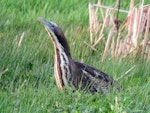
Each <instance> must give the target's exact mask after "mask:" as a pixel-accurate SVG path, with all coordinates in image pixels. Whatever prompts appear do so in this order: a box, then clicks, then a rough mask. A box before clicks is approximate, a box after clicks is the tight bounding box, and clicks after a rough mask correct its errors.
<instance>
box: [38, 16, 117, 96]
mask: <svg viewBox="0 0 150 113" xmlns="http://www.w3.org/2000/svg"><path fill="white" fill-rule="evenodd" d="M38 19H39V20H40V21H41V22H42V23H43V24H44V26H45V29H46V31H47V32H48V34H49V36H50V38H51V40H52V41H53V44H54V49H55V58H54V76H55V80H56V84H57V86H58V88H59V89H60V90H63V89H64V87H65V86H70V87H72V88H73V89H74V90H76V89H88V91H90V92H91V93H94V92H98V91H100V92H107V91H108V90H109V89H111V88H113V87H114V85H115V84H116V82H115V81H114V80H113V79H112V78H111V77H109V76H108V75H107V74H105V73H103V72H102V71H100V70H98V69H96V68H94V67H92V66H89V65H86V64H84V63H80V62H77V61H74V60H73V59H72V57H71V54H70V50H69V46H68V43H67V40H66V38H65V36H64V33H63V32H62V30H61V28H60V27H59V26H58V25H57V24H56V23H54V22H49V21H47V20H44V19H42V18H38Z"/></svg>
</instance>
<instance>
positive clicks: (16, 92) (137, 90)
mask: <svg viewBox="0 0 150 113" xmlns="http://www.w3.org/2000/svg"><path fill="white" fill-rule="evenodd" d="M95 1H96V0H95ZM136 2H137V1H136ZM145 2H146V3H148V0H147V1H145ZM104 4H107V5H110V6H111V5H113V4H114V3H113V2H112V0H111V1H110V2H104ZM122 7H123V9H127V7H128V2H125V1H124V3H122ZM0 11H1V13H0V72H2V71H3V70H5V69H6V68H8V69H9V71H8V72H6V73H5V74H3V75H0V103H1V104H0V112H1V113H18V112H20V113H33V112H34V113H42V112H43V113H46V112H49V113H51V112H64V113H68V112H72V113H81V112H87V113H88V112H90V113H96V112H104V113H106V112H107V113H122V112H124V113H133V112H134V113H148V112H149V111H150V63H146V62H145V61H143V60H139V59H132V58H126V59H124V60H110V59H109V58H108V59H107V60H106V62H104V63H103V64H102V63H101V50H100V49H98V51H97V52H94V53H92V51H90V50H89V48H88V47H87V46H86V45H85V44H84V42H89V29H88V23H89V22H88V21H89V20H88V18H89V17H88V1H87V0H82V1H81V0H61V1H60V0H53V1H52V0H51V1H49V2H47V1H46V0H43V1H40V0H36V1H31V0H22V1H18V0H12V1H6V0H1V1H0ZM38 16H41V17H43V18H46V19H49V20H52V21H55V22H57V23H58V24H59V25H60V26H61V27H62V29H63V31H64V32H65V35H66V37H67V39H68V41H69V44H70V47H71V53H72V56H73V58H74V59H76V60H79V61H80V60H83V61H84V62H86V63H88V64H90V65H92V66H95V67H98V68H99V69H101V70H102V71H104V72H106V73H108V74H109V75H111V76H112V77H113V78H114V79H118V82H119V83H120V84H121V85H122V87H123V89H122V90H121V91H120V92H112V93H110V94H108V95H100V94H95V95H91V94H87V93H85V92H78V91H76V92H75V93H72V92H71V91H70V90H69V89H68V91H67V93H63V92H60V91H59V90H58V88H57V86H56V84H55V80H54V78H53V68H54V67H53V56H54V50H53V45H52V42H51V40H49V37H48V35H47V33H46V31H45V30H44V28H43V26H42V25H41V24H40V23H39V22H38V21H37V17H38ZM23 32H25V36H24V40H23V42H22V45H21V46H20V47H18V46H17V43H18V42H19V39H20V36H21V34H22V33H23ZM99 46H101V45H100V44H99ZM81 49H82V51H81ZM132 67H134V68H133V69H132ZM130 69H132V70H131V71H130V72H128V73H126V72H127V71H128V70H130ZM125 73H126V74H125ZM120 77H121V78H120Z"/></svg>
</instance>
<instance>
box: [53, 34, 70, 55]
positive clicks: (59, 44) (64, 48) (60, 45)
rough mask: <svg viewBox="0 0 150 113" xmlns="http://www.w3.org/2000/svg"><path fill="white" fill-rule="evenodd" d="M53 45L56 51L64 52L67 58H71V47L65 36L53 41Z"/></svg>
mask: <svg viewBox="0 0 150 113" xmlns="http://www.w3.org/2000/svg"><path fill="white" fill-rule="evenodd" d="M53 43H54V47H55V50H56V51H58V52H62V53H63V54H66V56H67V57H69V58H71V54H70V49H69V45H68V42H67V40H66V38H65V36H64V35H62V36H61V37H58V38H56V39H53Z"/></svg>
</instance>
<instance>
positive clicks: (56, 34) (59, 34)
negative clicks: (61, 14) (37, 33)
mask: <svg viewBox="0 0 150 113" xmlns="http://www.w3.org/2000/svg"><path fill="white" fill-rule="evenodd" d="M38 20H39V21H40V22H42V23H43V25H44V27H45V29H46V31H47V32H48V34H49V36H50V37H51V39H52V41H53V42H54V44H56V46H57V47H59V45H62V47H63V48H64V51H65V52H66V53H67V54H68V55H70V51H69V46H68V43H67V40H66V38H65V36H64V33H63V31H62V29H61V28H60V27H59V26H58V25H57V24H56V23H54V22H51V21H47V20H45V19H43V18H41V17H38Z"/></svg>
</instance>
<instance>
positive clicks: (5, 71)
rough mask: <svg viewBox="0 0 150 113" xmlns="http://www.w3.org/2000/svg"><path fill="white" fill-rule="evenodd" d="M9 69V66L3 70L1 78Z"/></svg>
mask: <svg viewBox="0 0 150 113" xmlns="http://www.w3.org/2000/svg"><path fill="white" fill-rule="evenodd" d="M7 71H9V69H8V68H6V69H5V70H4V71H2V72H1V73H0V78H1V77H2V75H3V74H5V73H6V72H7Z"/></svg>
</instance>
